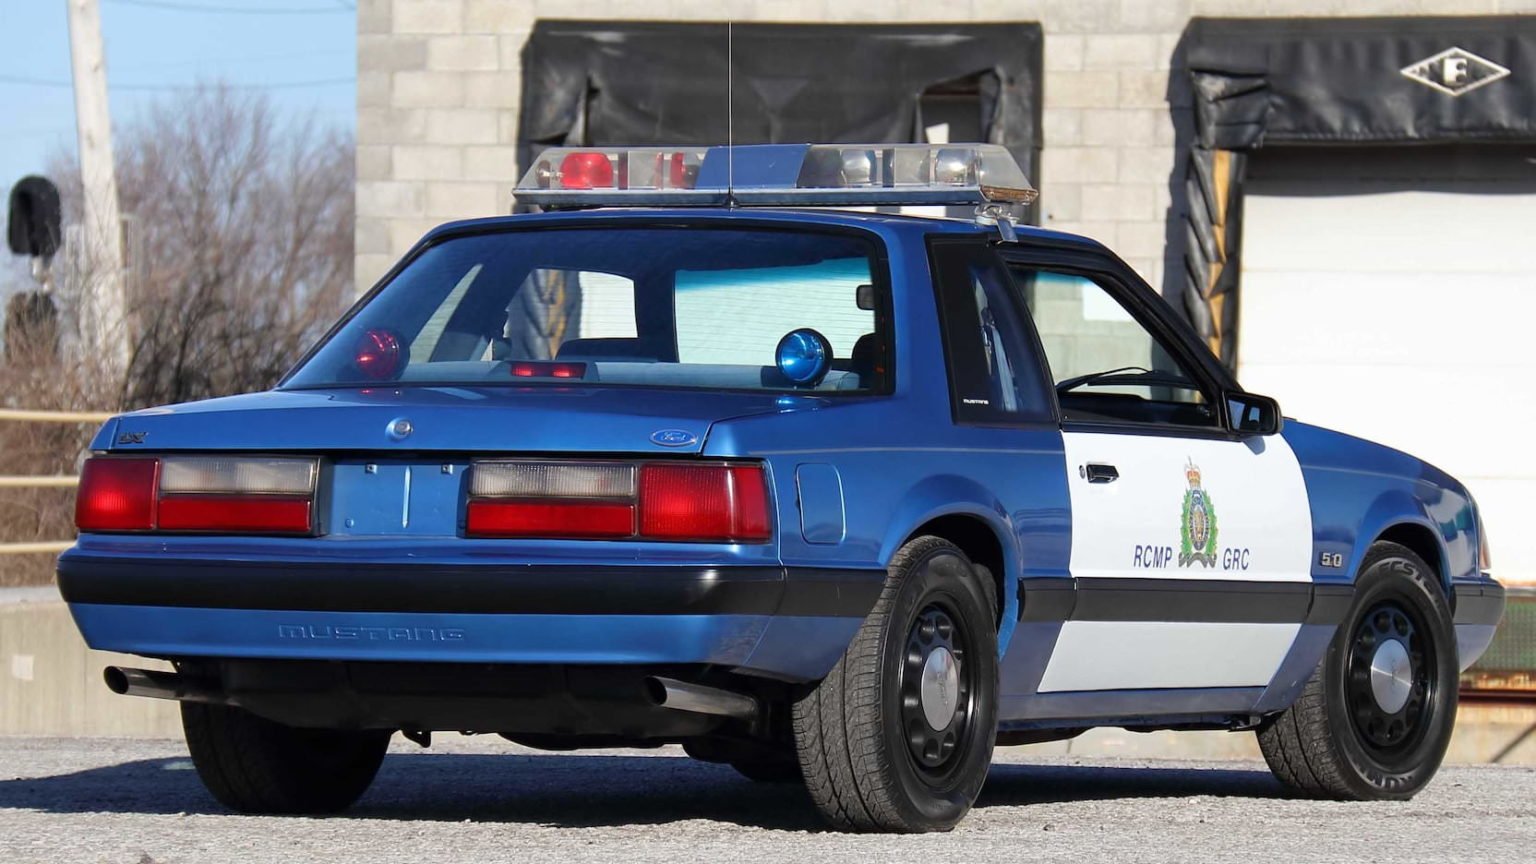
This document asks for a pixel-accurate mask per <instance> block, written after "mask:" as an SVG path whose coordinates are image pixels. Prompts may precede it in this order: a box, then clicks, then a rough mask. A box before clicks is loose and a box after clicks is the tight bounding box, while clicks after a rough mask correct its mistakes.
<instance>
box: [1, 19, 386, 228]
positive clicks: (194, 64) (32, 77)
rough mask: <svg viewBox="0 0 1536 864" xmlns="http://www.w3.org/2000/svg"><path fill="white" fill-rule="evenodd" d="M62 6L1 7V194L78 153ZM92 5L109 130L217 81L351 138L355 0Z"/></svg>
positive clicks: (66, 35)
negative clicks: (263, 93)
mask: <svg viewBox="0 0 1536 864" xmlns="http://www.w3.org/2000/svg"><path fill="white" fill-rule="evenodd" d="M65 3H66V0H0V34H4V35H5V50H4V51H3V52H0V196H5V197H8V196H9V194H10V187H11V184H13V183H15V182H16V181H17V180H19V179H21V178H22V177H24V176H26V175H27V174H32V173H38V172H41V171H42V170H43V169H44V168H45V167H46V166H47V163H48V158H49V155H50V154H52V153H54V152H55V151H57V150H59V149H61V148H62V149H68V150H73V149H74V148H75V109H74V94H73V91H72V90H71V89H70V87H69V82H70V62H69V19H68V14H67V12H66V6H65ZM100 3H101V18H102V36H103V39H104V41H105V43H106V51H107V84H108V88H109V90H110V94H111V105H112V122H113V125H114V126H115V127H121V126H122V124H123V123H124V122H125V121H129V120H131V119H132V118H133V117H134V115H135V114H136V113H137V112H138V111H139V110H141V108H143V107H144V106H146V105H148V104H149V103H150V102H152V101H153V100H155V99H160V98H164V97H166V96H168V95H174V93H175V91H176V88H183V87H190V86H193V85H195V84H196V83H198V82H199V81H211V80H215V79H223V80H225V81H228V82H230V83H231V84H235V85H240V86H249V87H262V88H265V89H266V90H267V92H269V93H270V94H271V96H272V100H273V102H274V104H275V105H276V106H277V107H278V108H279V109H280V110H281V111H284V112H305V111H313V112H314V114H315V115H316V117H317V119H319V120H321V121H322V122H327V123H335V124H338V125H341V126H344V127H346V128H348V129H351V128H352V126H353V124H354V122H355V119H356V111H355V106H356V92H357V87H356V85H355V83H353V79H354V77H355V75H356V72H357V13H356V11H355V9H354V8H353V7H354V5H355V4H354V3H353V2H351V0H100ZM0 201H3V198H0ZM3 206H4V205H3V203H0V208H3ZM0 215H3V209H0ZM0 249H3V247H0ZM6 254H7V257H8V253H6Z"/></svg>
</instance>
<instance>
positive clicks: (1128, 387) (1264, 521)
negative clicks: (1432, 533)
mask: <svg viewBox="0 0 1536 864" xmlns="http://www.w3.org/2000/svg"><path fill="white" fill-rule="evenodd" d="M1007 257H1008V258H1009V267H1010V271H1011V273H1012V275H1013V278H1014V282H1015V290H1016V291H1018V292H1019V294H1020V299H1021V300H1022V301H1023V307H1024V308H1026V309H1027V310H1028V315H1029V318H1030V320H1031V322H1032V323H1033V327H1034V330H1035V332H1036V336H1037V338H1038V340H1039V345H1040V348H1041V349H1042V351H1043V353H1044V356H1045V358H1046V361H1047V363H1048V365H1049V367H1050V370H1051V376H1050V377H1051V380H1052V381H1054V382H1055V384H1056V387H1057V391H1058V392H1057V398H1058V402H1059V404H1060V412H1061V418H1062V420H1061V423H1062V441H1063V447H1064V450H1065V457H1066V470H1067V475H1068V476H1067V488H1068V492H1069V496H1070V500H1071V513H1072V532H1071V533H1072V538H1071V553H1070V564H1069V568H1070V571H1071V574H1072V576H1073V577H1074V579H1075V582H1074V585H1075V593H1076V598H1075V602H1074V604H1073V607H1072V612H1071V615H1070V617H1069V619H1068V620H1067V621H1065V622H1064V623H1063V625H1062V628H1061V631H1060V634H1059V636H1058V637H1057V639H1056V643H1055V646H1054V648H1053V649H1052V652H1051V656H1050V660H1049V661H1048V663H1047V665H1046V668H1045V670H1044V673H1043V675H1042V677H1041V679H1040V683H1039V685H1038V692H1039V693H1041V694H1046V693H1068V692H1081V691H1113V690H1148V689H1158V690H1165V689H1170V688H1173V689H1200V690H1203V689H1208V688H1222V689H1223V690H1226V691H1227V692H1226V696H1227V697H1230V696H1231V695H1232V691H1231V690H1230V689H1229V688H1240V689H1241V688H1263V687H1265V686H1266V685H1268V684H1269V682H1270V680H1271V679H1272V678H1273V677H1274V675H1275V673H1276V671H1277V669H1278V668H1279V666H1280V664H1281V662H1282V661H1283V660H1284V659H1285V656H1286V654H1287V653H1288V651H1289V650H1290V648H1291V646H1292V643H1293V642H1294V641H1295V638H1296V635H1297V633H1298V632H1299V631H1300V627H1301V623H1302V621H1303V620H1304V619H1305V617H1306V613H1307V609H1308V606H1309V604H1310V598H1311V584H1310V582H1311V575H1310V568H1309V563H1310V557H1311V548H1312V526H1311V516H1310V512H1309V509H1308V505H1307V492H1306V487H1305V485H1304V483H1303V480H1302V474H1301V468H1300V466H1299V465H1298V463H1297V460H1296V457H1295V455H1294V454H1293V453H1292V452H1291V449H1290V447H1289V446H1288V445H1287V444H1286V442H1285V440H1284V439H1283V438H1282V437H1281V436H1279V435H1266V436H1254V435H1243V436H1239V435H1236V434H1233V433H1232V432H1230V431H1228V426H1227V422H1226V419H1225V418H1224V416H1223V412H1224V411H1225V410H1227V407H1226V406H1225V405H1224V403H1223V398H1224V394H1225V393H1227V392H1229V391H1230V390H1231V389H1233V388H1234V384H1233V382H1231V380H1230V379H1229V378H1226V379H1225V380H1223V379H1224V378H1225V376H1224V375H1223V374H1222V373H1220V370H1219V369H1216V368H1214V364H1213V363H1211V362H1208V361H1206V360H1204V359H1203V358H1201V357H1200V356H1199V352H1201V351H1203V350H1204V349H1203V348H1201V347H1200V346H1199V345H1198V344H1197V343H1195V342H1194V341H1193V340H1192V339H1188V338H1185V337H1183V336H1181V335H1180V334H1179V332H1178V331H1177V329H1176V327H1174V326H1173V325H1172V322H1171V321H1170V320H1169V319H1168V318H1167V317H1166V315H1165V314H1164V313H1161V312H1160V311H1159V310H1158V308H1157V307H1158V305H1159V304H1160V303H1161V301H1160V300H1158V299H1157V298H1156V297H1155V295H1153V294H1152V293H1151V291H1150V289H1148V288H1146V286H1145V285H1142V284H1140V283H1139V281H1137V280H1136V277H1135V276H1134V275H1132V274H1131V273H1130V272H1129V271H1128V270H1127V269H1126V268H1124V267H1123V266H1120V265H1118V263H1117V262H1113V261H1112V260H1110V259H1108V258H1107V257H1103V258H1100V257H1098V256H1095V255H1092V254H1091V253H1083V254H1082V255H1080V256H1076V257H1074V256H1071V255H1066V256H1062V255H1056V256H1051V257H1050V258H1047V259H1042V258H1040V257H1034V258H1031V257H1029V256H1027V255H1018V254H1015V255H1010V256H1007ZM1260 692H1261V691H1260V690H1258V689H1255V690H1254V692H1253V693H1252V694H1251V695H1252V696H1253V697H1254V698H1255V699H1257V697H1258V695H1259V693H1260ZM1222 704H1224V705H1231V704H1233V701H1232V699H1231V698H1226V699H1224V701H1223V702H1222ZM1191 707H1194V703H1191Z"/></svg>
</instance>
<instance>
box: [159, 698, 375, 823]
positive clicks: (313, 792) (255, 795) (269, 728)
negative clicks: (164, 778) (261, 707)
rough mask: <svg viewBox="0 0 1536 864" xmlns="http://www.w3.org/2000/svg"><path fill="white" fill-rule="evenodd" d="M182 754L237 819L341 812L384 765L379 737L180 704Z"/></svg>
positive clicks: (223, 708)
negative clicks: (243, 815) (239, 816)
mask: <svg viewBox="0 0 1536 864" xmlns="http://www.w3.org/2000/svg"><path fill="white" fill-rule="evenodd" d="M181 725H182V729H183V730H184V731H185V732H186V737H187V749H188V750H189V751H191V753H192V764H193V765H194V766H195V767H196V768H197V776H198V777H200V778H202V781H203V785H204V786H206V787H208V791H209V792H211V793H213V797H214V798H216V799H218V801H219V803H220V804H223V805H224V806H225V807H228V808H229V809H231V810H236V811H239V812H241V813H287V814H311V815H312V814H322V813H335V812H338V811H340V810H344V809H346V808H347V807H348V806H349V805H351V804H352V802H354V801H356V800H357V799H358V798H359V797H360V796H361V795H362V794H363V793H364V792H365V791H367V789H368V785H369V784H370V783H372V782H373V777H374V775H375V774H377V773H378V771H379V765H380V763H382V762H383V761H384V751H385V750H387V749H388V748H389V738H390V735H391V734H392V733H390V732H388V731H385V730H364V731H349V730H340V729H298V728H295V727H292V726H284V725H283V724H281V723H275V722H273V721H271V720H267V719H265V718H263V717H258V716H256V715H255V714H252V713H250V712H249V711H245V710H242V709H240V708H231V707H227V706H223V705H202V704H196V703H191V702H183V703H181Z"/></svg>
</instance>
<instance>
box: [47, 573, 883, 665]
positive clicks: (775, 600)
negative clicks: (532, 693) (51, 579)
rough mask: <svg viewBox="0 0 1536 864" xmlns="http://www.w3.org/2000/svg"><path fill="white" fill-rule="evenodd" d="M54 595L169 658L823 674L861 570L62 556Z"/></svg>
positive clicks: (106, 635) (859, 613) (858, 618)
mask: <svg viewBox="0 0 1536 864" xmlns="http://www.w3.org/2000/svg"><path fill="white" fill-rule="evenodd" d="M58 577H59V590H60V592H61V593H62V595H63V597H64V599H65V600H66V601H67V602H68V603H69V604H70V610H71V612H72V613H73V615H74V618H75V622H76V623H77V624H78V626H79V627H80V631H81V633H82V634H83V635H84V636H85V640H86V642H87V643H88V644H89V645H90V646H91V647H93V648H98V649H103V650H110V651H120V652H125V653H132V654H141V655H145V656H151V657H169V658H249V659H294V660H377V661H416V662H437V663H466V662H468V663H496V664H521V663H530V664H708V665H713V666H723V667H726V668H731V669H739V670H741V671H744V672H751V673H756V674H761V675H766V676H769V677H776V678H783V679H788V680H815V679H818V678H820V677H822V676H824V675H825V674H826V673H827V671H828V670H829V669H831V667H832V665H833V664H834V663H836V662H837V658H838V657H839V656H841V655H842V653H843V651H844V650H845V649H846V648H847V645H848V643H849V641H850V640H851V639H852V638H853V635H854V633H855V632H856V631H857V630H858V627H859V625H860V623H862V621H863V619H864V616H865V615H867V614H868V612H869V610H870V609H871V608H872V607H873V606H874V603H875V600H876V598H877V597H878V596H879V592H880V589H881V586H882V585H883V583H884V572H883V571H877V570H851V569H850V570H811V569H801V568H783V567H762V566H750V567H701V566H694V565H689V566H644V567H641V566H613V565H604V566H570V565H507V564H475V565H465V564H453V565H445V564H363V563H338V562H326V563H324V564H315V563H302V562H294V563H286V562H285V563H273V562H249V561H226V560H189V559H162V560H153V559H148V560H147V559H144V558H115V557H108V556H101V555H94V554H88V553H82V552H80V551H78V550H72V551H71V552H67V553H65V554H64V555H63V556H62V557H61V558H60V560H59V568H58Z"/></svg>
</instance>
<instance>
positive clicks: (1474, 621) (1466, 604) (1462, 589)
mask: <svg viewBox="0 0 1536 864" xmlns="http://www.w3.org/2000/svg"><path fill="white" fill-rule="evenodd" d="M1451 609H1452V620H1453V621H1454V622H1455V624H1456V649H1457V654H1458V655H1459V657H1460V660H1461V671H1463V672H1465V671H1467V668H1468V667H1470V666H1471V665H1472V664H1473V663H1476V662H1477V659H1478V658H1479V657H1481V656H1483V652H1484V651H1487V650H1488V646H1489V644H1491V643H1492V642H1493V636H1494V633H1495V632H1496V631H1497V630H1498V626H1499V621H1500V619H1502V618H1503V617H1504V586H1503V585H1500V584H1499V583H1498V582H1496V581H1494V580H1492V579H1489V580H1487V581H1478V582H1472V581H1467V582H1452V583H1451Z"/></svg>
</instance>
